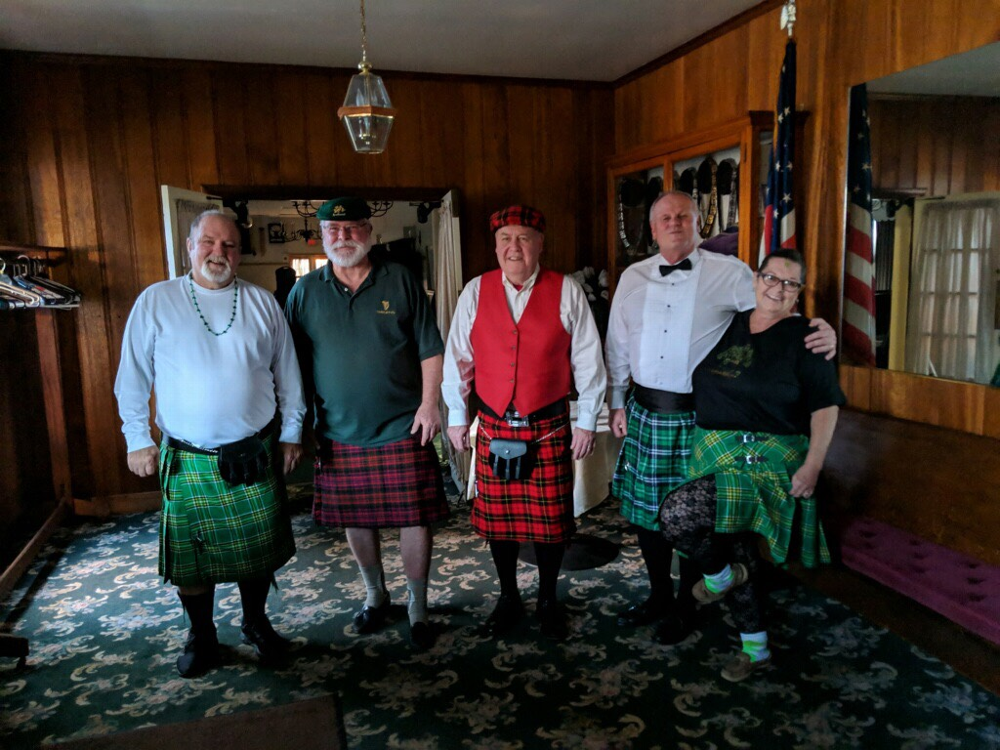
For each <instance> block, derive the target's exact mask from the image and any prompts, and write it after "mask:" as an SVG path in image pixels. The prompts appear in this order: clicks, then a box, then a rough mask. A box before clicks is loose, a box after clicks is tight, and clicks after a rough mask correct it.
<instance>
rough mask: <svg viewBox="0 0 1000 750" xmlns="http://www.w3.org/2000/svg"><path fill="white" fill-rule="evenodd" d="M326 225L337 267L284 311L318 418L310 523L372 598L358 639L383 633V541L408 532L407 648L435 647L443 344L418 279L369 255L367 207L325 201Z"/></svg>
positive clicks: (300, 290) (357, 621)
mask: <svg viewBox="0 0 1000 750" xmlns="http://www.w3.org/2000/svg"><path fill="white" fill-rule="evenodd" d="M317 218H318V219H319V222H320V227H321V230H322V235H323V250H324V251H325V252H326V255H327V258H329V261H330V262H329V263H328V264H327V265H326V266H324V267H323V268H320V269H317V270H315V271H313V272H312V273H309V274H307V275H306V276H304V277H303V278H302V279H300V280H299V281H298V283H296V284H295V287H294V288H293V289H292V291H291V293H290V294H289V295H288V300H287V302H286V303H285V315H286V317H287V318H288V322H289V324H290V326H291V329H292V336H293V337H294V340H295V347H296V350H297V352H298V356H299V363H300V365H301V368H302V375H303V381H304V383H305V387H306V392H307V396H308V398H310V399H311V403H312V405H313V408H314V410H315V427H316V439H317V444H318V445H317V460H316V470H315V494H314V500H313V518H315V520H316V522H317V523H319V524H320V525H322V526H329V527H334V528H343V529H346V534H347V541H348V543H349V544H350V547H351V551H352V552H353V554H354V558H355V560H356V561H357V564H358V567H359V568H360V570H361V577H362V579H363V580H364V584H365V588H366V590H367V595H366V598H365V603H364V605H363V606H362V607H361V609H360V610H358V612H357V613H356V614H355V615H354V629H355V631H356V632H358V633H359V634H363V633H371V632H375V631H376V630H378V629H379V628H381V627H382V626H383V624H384V623H385V620H386V616H387V615H388V613H389V592H388V589H387V588H386V585H385V574H384V572H383V567H382V553H381V547H380V540H379V530H380V529H384V528H398V529H399V530H400V532H399V536H400V548H401V552H402V557H403V569H404V571H405V573H406V581H407V590H408V592H409V603H408V607H407V609H408V615H409V621H410V640H411V642H412V643H413V644H414V645H415V646H416V647H418V648H429V647H431V646H432V645H433V643H434V639H435V636H434V632H433V630H432V628H431V626H430V622H429V618H428V614H427V579H428V575H429V572H430V558H431V546H432V532H431V524H433V523H436V522H438V521H442V520H444V519H445V518H446V517H447V516H448V504H447V502H446V500H445V496H444V483H443V480H442V476H441V470H440V467H439V465H438V458H437V453H436V452H435V450H434V446H433V444H432V443H431V440H432V439H433V438H434V435H435V434H437V433H438V432H439V431H440V429H441V419H440V416H439V412H438V388H439V387H440V385H441V363H442V358H443V357H442V355H443V352H444V344H443V342H442V341H441V334H440V333H439V332H438V328H437V324H436V323H435V322H434V315H433V312H432V310H431V307H430V303H429V302H428V299H427V295H426V293H425V292H424V290H423V289H422V288H421V286H420V284H419V282H418V281H417V279H416V278H415V277H414V276H413V274H412V273H411V272H410V271H409V270H408V269H406V268H405V267H404V266H401V265H399V264H398V263H392V262H382V261H378V260H375V259H372V258H371V257H370V256H369V254H368V253H369V250H370V249H371V246H372V242H371V235H372V225H371V222H370V221H369V219H370V218H371V210H370V209H369V208H368V204H367V203H366V202H365V201H363V200H361V199H360V198H354V197H346V198H337V199H334V200H331V201H327V202H326V203H324V204H323V206H322V207H321V208H320V209H319V212H318V213H317Z"/></svg>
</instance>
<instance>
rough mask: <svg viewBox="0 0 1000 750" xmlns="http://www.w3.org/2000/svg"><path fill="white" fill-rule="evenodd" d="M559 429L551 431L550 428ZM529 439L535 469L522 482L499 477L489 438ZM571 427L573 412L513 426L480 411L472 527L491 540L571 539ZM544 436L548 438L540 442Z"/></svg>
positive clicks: (550, 540) (538, 540)
mask: <svg viewBox="0 0 1000 750" xmlns="http://www.w3.org/2000/svg"><path fill="white" fill-rule="evenodd" d="M553 432H554V433H555V434H550V433H553ZM495 437H499V438H509V439H512V440H530V441H532V445H531V447H530V448H529V450H530V451H532V452H533V453H534V456H535V460H534V469H533V470H532V472H531V476H530V477H529V478H528V479H527V480H524V481H513V480H503V479H497V478H495V477H494V476H493V470H492V469H491V468H490V464H489V443H490V438H495ZM572 437H573V435H572V431H571V430H570V427H569V416H568V415H566V414H563V415H562V416H558V417H553V418H552V419H546V420H543V421H541V422H539V423H538V424H536V425H531V426H529V427H511V426H509V425H508V424H507V423H506V422H504V421H502V420H501V421H498V420H496V419H494V418H493V417H490V416H489V415H487V414H483V413H482V412H480V413H479V429H478V431H477V433H476V497H475V499H474V500H473V502H472V528H473V530H474V531H475V532H476V533H477V534H478V535H479V536H481V537H485V538H486V539H490V540H498V541H499V540H507V541H518V542H567V541H569V538H570V537H571V536H573V532H574V531H576V522H575V521H574V520H573V461H572V455H571V453H570V443H571V442H572ZM540 438H544V439H543V440H541V442H535V441H538V440H539V439H540Z"/></svg>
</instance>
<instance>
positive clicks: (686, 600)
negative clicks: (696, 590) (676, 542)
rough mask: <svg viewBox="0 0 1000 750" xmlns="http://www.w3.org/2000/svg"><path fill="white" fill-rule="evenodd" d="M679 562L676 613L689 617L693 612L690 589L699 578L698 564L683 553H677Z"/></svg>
mask: <svg viewBox="0 0 1000 750" xmlns="http://www.w3.org/2000/svg"><path fill="white" fill-rule="evenodd" d="M677 559H678V561H679V562H680V569H681V570H680V573H681V580H680V588H678V590H677V614H679V615H680V616H681V617H690V616H691V615H693V614H694V609H695V600H694V595H693V594H692V593H691V589H692V588H693V587H694V585H695V584H696V583H697V582H698V580H699V579H700V578H701V572H700V570H699V568H698V564H697V563H696V562H695V561H694V560H692V559H690V558H688V557H685V556H684V555H678V558H677Z"/></svg>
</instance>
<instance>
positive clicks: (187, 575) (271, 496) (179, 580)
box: [159, 436, 295, 586]
mask: <svg viewBox="0 0 1000 750" xmlns="http://www.w3.org/2000/svg"><path fill="white" fill-rule="evenodd" d="M274 442H275V438H274V437H273V436H269V437H268V438H266V439H265V440H264V445H265V446H266V447H267V455H268V459H269V466H268V469H267V471H266V473H265V474H264V476H263V477H262V478H261V479H260V480H259V481H258V482H256V483H254V484H251V485H240V486H237V487H234V486H232V485H230V484H228V483H227V482H226V481H225V480H223V479H222V477H221V476H220V475H219V468H218V465H217V463H216V462H217V457H216V456H207V455H201V454H197V453H188V452H187V451H182V450H178V449H176V448H171V447H170V446H168V445H167V444H166V441H164V442H163V443H162V444H161V445H160V489H161V490H162V492H163V509H162V513H161V515H160V559H159V573H160V575H161V576H163V579H164V581H169V582H170V583H173V584H174V585H175V586H197V585H201V584H209V583H224V582H230V581H241V580H244V579H248V578H260V577H261V576H264V575H271V574H272V573H273V572H274V571H276V570H277V569H278V568H280V567H281V566H282V565H284V564H285V563H286V562H288V560H289V559H290V558H291V557H292V555H294V554H295V540H294V538H293V537H292V524H291V519H290V518H289V516H288V510H287V508H286V494H285V484H284V481H283V480H282V479H281V478H280V477H279V476H278V474H277V472H276V471H275V463H274V462H275V455H274Z"/></svg>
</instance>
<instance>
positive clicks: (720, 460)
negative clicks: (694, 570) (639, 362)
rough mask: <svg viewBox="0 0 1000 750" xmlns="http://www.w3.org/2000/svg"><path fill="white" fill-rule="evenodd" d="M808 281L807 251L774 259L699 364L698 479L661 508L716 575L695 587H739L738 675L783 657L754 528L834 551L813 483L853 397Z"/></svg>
mask: <svg viewBox="0 0 1000 750" xmlns="http://www.w3.org/2000/svg"><path fill="white" fill-rule="evenodd" d="M804 282H805V267H804V265H803V261H802V256H801V255H800V254H799V253H798V252H796V251H795V250H779V251H776V252H774V253H772V254H771V255H769V256H768V257H767V258H766V259H765V261H764V263H763V265H762V266H761V268H760V270H759V271H758V272H757V274H756V276H755V278H754V292H755V294H756V299H757V307H756V308H755V309H753V310H748V311H746V312H742V313H737V315H736V317H735V318H734V319H733V321H732V323H731V324H730V326H729V329H728V330H727V331H726V333H725V334H724V335H723V337H722V340H721V341H720V342H719V343H718V344H717V345H716V347H715V348H714V349H713V350H712V351H711V353H710V354H709V355H708V356H707V357H706V358H705V360H704V361H703V362H702V363H701V364H700V365H699V366H698V368H697V369H696V370H695V373H694V381H693V382H694V394H695V415H696V417H695V419H696V428H695V433H694V444H693V448H692V455H691V462H690V464H689V471H688V474H689V476H690V477H694V479H693V481H689V482H688V483H687V484H684V485H682V486H681V487H679V488H678V489H677V490H675V491H674V492H672V493H671V494H670V495H668V496H667V498H666V500H665V501H664V503H663V505H662V507H661V509H660V522H661V528H662V529H663V530H664V531H663V533H664V535H665V536H666V537H667V539H668V541H670V542H672V543H673V544H674V546H675V547H676V549H678V550H679V551H681V552H683V553H684V554H685V555H687V556H688V557H690V558H692V559H694V560H695V562H696V563H697V564H698V566H699V567H700V568H701V571H702V573H703V574H704V577H703V579H702V580H701V581H699V582H698V583H697V584H696V585H695V586H694V589H693V593H694V596H695V598H696V599H697V600H699V601H701V602H702V603H710V602H715V601H719V600H720V599H722V598H723V597H726V596H727V595H728V598H729V609H730V613H731V614H732V617H733V620H734V621H735V623H736V625H737V627H738V629H739V631H740V639H741V641H742V650H741V651H740V653H739V654H737V655H736V657H735V658H733V659H731V660H728V661H727V662H726V663H725V664H724V666H723V669H722V676H723V677H724V678H725V679H727V680H729V681H732V682H737V681H739V680H743V679H746V678H747V677H749V676H750V675H751V674H752V673H753V672H754V671H757V670H758V669H760V668H762V667H764V666H766V665H767V664H769V663H770V660H771V654H770V651H769V650H768V647H767V631H766V630H765V627H764V622H763V616H762V612H761V606H760V601H759V597H758V591H757V590H756V586H755V578H756V576H755V575H754V574H755V572H756V570H757V567H758V560H759V558H758V557H757V555H756V538H755V537H754V536H753V535H754V534H759V535H760V536H762V537H763V538H764V540H765V541H766V543H767V544H768V547H769V549H770V553H771V557H772V558H773V559H774V561H775V562H776V563H783V562H785V561H786V560H787V559H788V557H789V549H790V547H792V546H793V543H794V548H795V551H796V552H797V554H798V556H799V557H800V558H801V559H802V562H803V563H804V564H805V565H806V566H807V567H814V566H815V565H816V564H817V562H829V559H830V555H829V552H828V550H827V547H826V541H825V539H824V536H823V529H822V527H821V525H820V522H819V516H818V513H817V508H816V500H815V498H814V497H813V491H814V490H815V488H816V481H817V479H818V478H819V473H820V469H821V468H822V466H823V461H824V459H825V458H826V452H827V449H828V448H829V447H830V441H831V439H832V438H833V431H834V427H835V426H836V424H837V411H838V407H839V406H840V405H842V404H843V403H844V401H845V399H844V394H843V392H842V391H841V390H840V386H839V385H838V383H837V374H836V370H835V368H834V365H833V363H832V362H829V361H827V360H826V359H825V358H824V357H823V356H822V355H818V354H814V353H812V352H810V351H808V350H807V349H805V348H804V347H803V346H802V338H803V336H805V334H806V333H807V329H808V328H809V321H808V319H806V318H804V317H801V316H798V315H796V314H795V313H794V312H793V311H794V309H795V305H796V302H797V301H798V298H799V293H800V292H801V290H802V287H803V284H804Z"/></svg>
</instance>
